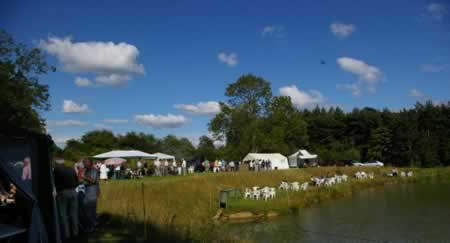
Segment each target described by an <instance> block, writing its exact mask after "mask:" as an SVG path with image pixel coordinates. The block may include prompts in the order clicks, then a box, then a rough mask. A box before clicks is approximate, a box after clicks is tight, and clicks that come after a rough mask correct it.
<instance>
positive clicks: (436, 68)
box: [420, 64, 450, 73]
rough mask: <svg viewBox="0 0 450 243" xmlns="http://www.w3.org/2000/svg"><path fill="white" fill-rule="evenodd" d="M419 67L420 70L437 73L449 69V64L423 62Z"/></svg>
mask: <svg viewBox="0 0 450 243" xmlns="http://www.w3.org/2000/svg"><path fill="white" fill-rule="evenodd" d="M420 69H421V70H422V72H427V73H439V72H445V71H448V70H449V69H450V64H423V65H422V66H421V67H420Z"/></svg>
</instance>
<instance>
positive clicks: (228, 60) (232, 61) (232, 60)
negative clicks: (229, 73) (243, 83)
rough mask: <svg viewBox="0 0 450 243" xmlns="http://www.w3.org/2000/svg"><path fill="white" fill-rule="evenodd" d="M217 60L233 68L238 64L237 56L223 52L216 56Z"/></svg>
mask: <svg viewBox="0 0 450 243" xmlns="http://www.w3.org/2000/svg"><path fill="white" fill-rule="evenodd" d="M217 58H218V59H219V61H220V62H223V63H225V64H227V65H228V66H230V67H234V66H236V65H237V64H238V55H237V54H236V53H234V52H231V53H229V54H227V53H225V52H223V51H222V52H219V54H217Z"/></svg>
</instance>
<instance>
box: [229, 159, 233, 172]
mask: <svg viewBox="0 0 450 243" xmlns="http://www.w3.org/2000/svg"><path fill="white" fill-rule="evenodd" d="M229 166H230V171H231V172H233V171H234V161H230V164H229Z"/></svg>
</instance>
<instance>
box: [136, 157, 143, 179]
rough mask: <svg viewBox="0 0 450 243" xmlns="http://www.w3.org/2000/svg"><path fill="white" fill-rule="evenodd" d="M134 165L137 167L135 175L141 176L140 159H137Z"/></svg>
mask: <svg viewBox="0 0 450 243" xmlns="http://www.w3.org/2000/svg"><path fill="white" fill-rule="evenodd" d="M136 167H137V175H138V176H141V175H142V162H141V160H138V162H137V163H136Z"/></svg>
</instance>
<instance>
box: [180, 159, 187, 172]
mask: <svg viewBox="0 0 450 243" xmlns="http://www.w3.org/2000/svg"><path fill="white" fill-rule="evenodd" d="M181 169H182V170H183V172H182V174H183V175H186V160H184V159H183V160H182V161H181Z"/></svg>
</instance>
